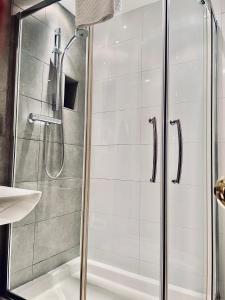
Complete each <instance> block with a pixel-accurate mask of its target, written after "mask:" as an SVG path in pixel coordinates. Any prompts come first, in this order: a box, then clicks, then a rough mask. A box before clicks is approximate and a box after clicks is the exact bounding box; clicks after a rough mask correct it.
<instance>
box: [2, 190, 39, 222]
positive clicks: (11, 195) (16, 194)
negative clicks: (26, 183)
mask: <svg viewBox="0 0 225 300" xmlns="http://www.w3.org/2000/svg"><path fill="white" fill-rule="evenodd" d="M40 198H41V192H39V191H31V190H25V189H17V188H12V187H6V186H0V225H4V224H9V223H13V222H18V221H20V220H22V219H23V218H24V217H26V216H27V215H28V214H29V213H30V212H31V211H32V210H33V209H34V208H35V206H36V205H37V204H38V202H39V200H40Z"/></svg>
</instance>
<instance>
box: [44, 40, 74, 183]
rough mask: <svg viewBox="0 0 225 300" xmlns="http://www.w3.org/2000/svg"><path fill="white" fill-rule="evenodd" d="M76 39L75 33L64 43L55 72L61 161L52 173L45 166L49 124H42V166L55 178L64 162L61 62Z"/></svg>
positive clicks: (61, 169)
mask: <svg viewBox="0 0 225 300" xmlns="http://www.w3.org/2000/svg"><path fill="white" fill-rule="evenodd" d="M75 39H76V34H75V35H74V36H73V37H72V38H71V39H70V41H69V42H68V44H67V45H66V47H65V49H64V51H63V53H62V56H61V59H60V63H59V68H58V70H59V73H58V74H57V80H56V101H58V103H59V104H60V105H59V107H60V108H59V112H60V117H61V124H60V125H59V126H60V131H61V143H60V144H61V149H62V150H61V163H60V168H59V171H58V172H57V173H56V174H55V175H53V174H51V172H50V171H49V170H48V167H47V156H48V146H49V142H48V137H49V136H50V132H51V128H50V126H51V125H50V124H48V123H45V126H44V151H43V152H44V153H43V160H44V168H45V173H46V174H47V176H48V177H49V178H51V179H57V178H58V177H59V176H60V175H61V174H62V171H63V168H64V163H65V141H64V121H63V105H62V78H63V62H64V58H65V54H66V51H67V50H68V49H69V47H70V46H71V45H72V43H73V41H74V40H75ZM57 98H58V99H57Z"/></svg>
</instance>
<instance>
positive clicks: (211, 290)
mask: <svg viewBox="0 0 225 300" xmlns="http://www.w3.org/2000/svg"><path fill="white" fill-rule="evenodd" d="M162 1H163V24H162V30H163V95H162V167H161V218H160V228H161V236H160V300H168V216H167V213H168V186H167V173H168V153H167V145H168V104H169V43H170V37H169V26H170V15H169V13H170V0H162ZM187 1H189V0H187ZM196 1H198V2H199V4H200V5H206V7H207V9H208V11H209V14H210V16H211V23H212V22H213V21H214V22H215V26H216V33H217V32H218V24H217V20H216V16H215V13H214V10H213V6H212V3H211V0H196ZM211 28H212V25H211ZM213 50H215V49H213V37H212V33H211V63H210V70H211V76H210V89H211V95H210V101H211V110H212V111H211V114H212V115H211V117H212V118H211V160H213V155H216V145H217V132H216V121H217V120H216V111H215V110H216V107H215V106H216V105H212V104H213V100H215V101H217V99H216V97H215V99H214V96H213V88H215V85H216V87H217V78H216V79H215V78H214V77H213V75H214V76H216V74H214V72H213V67H214V66H213V63H214V60H213V55H214V54H215V53H214V51H213ZM216 51H217V50H216ZM217 57H218V53H217V52H216V61H217ZM215 63H217V62H215ZM216 72H217V71H216ZM216 77H217V76H216ZM213 122H214V124H213ZM213 162H214V165H213V164H212V163H211V170H210V171H211V174H210V176H211V186H210V188H211V199H210V203H209V205H208V206H209V210H208V211H207V220H208V225H207V226H208V228H207V232H208V233H209V234H208V240H209V242H208V247H207V248H208V249H207V250H208V263H207V266H208V268H207V287H206V289H207V296H206V297H207V300H212V299H213V297H214V295H215V294H217V292H218V290H217V289H218V287H217V282H218V278H217V273H218V262H217V263H215V261H217V260H218V257H217V256H218V249H217V246H216V250H215V249H214V236H217V235H218V233H217V232H216V228H217V227H216V225H215V224H216V213H214V212H213V207H214V204H213V202H214V196H213V188H212V184H214V182H215V175H216V163H217V162H216V160H215V161H214V160H213ZM215 252H216V253H215ZM213 266H214V267H213ZM215 289H216V291H215ZM215 299H216V298H215Z"/></svg>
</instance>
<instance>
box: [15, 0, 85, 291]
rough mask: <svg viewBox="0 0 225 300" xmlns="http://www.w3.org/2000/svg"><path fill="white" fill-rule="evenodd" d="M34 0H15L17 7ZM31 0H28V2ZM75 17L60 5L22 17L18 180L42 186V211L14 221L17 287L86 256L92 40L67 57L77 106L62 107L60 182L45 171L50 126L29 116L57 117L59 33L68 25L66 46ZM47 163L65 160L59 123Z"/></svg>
mask: <svg viewBox="0 0 225 300" xmlns="http://www.w3.org/2000/svg"><path fill="white" fill-rule="evenodd" d="M31 2H32V1H28V2H24V1H19V0H15V6H14V11H16V10H20V9H21V8H24V6H23V5H25V7H27V6H30V5H31V4H34V1H33V3H31ZM27 4H28V5H27ZM74 23H75V21H74V16H73V15H72V14H70V12H68V11H67V10H65V9H64V8H63V7H61V6H60V5H59V4H54V5H52V6H50V7H48V8H46V9H43V10H42V11H40V12H38V13H36V14H34V15H32V16H29V17H27V18H26V19H24V21H23V29H22V31H23V34H22V42H21V45H22V46H21V49H22V51H21V67H20V68H21V70H20V80H19V105H18V127H17V148H16V155H17V157H16V172H15V181H16V183H15V185H16V186H17V187H21V188H28V189H37V190H40V191H42V193H43V194H42V198H41V201H40V203H39V204H38V206H37V207H36V209H35V210H34V211H33V212H32V213H31V214H30V215H29V216H27V217H26V218H25V219H24V220H22V221H21V222H19V223H16V224H14V225H13V231H12V255H11V288H15V287H17V286H19V285H21V284H23V283H25V282H27V281H30V280H32V279H34V278H36V277H38V276H40V275H42V274H44V273H46V272H48V271H50V270H52V269H54V268H56V267H57V266H59V265H61V264H63V263H65V262H67V261H69V260H71V259H72V258H74V257H77V256H79V245H80V217H81V198H82V176H83V174H82V172H83V136H84V134H83V133H84V106H85V103H84V102H85V97H84V95H85V60H86V55H85V52H86V43H85V41H82V40H76V42H75V43H74V44H73V46H71V48H70V50H69V51H68V53H67V55H66V59H65V65H64V73H65V74H66V75H67V76H69V77H70V78H73V79H74V80H77V81H78V82H79V84H78V92H77V97H76V103H75V108H74V109H73V110H70V109H66V108H64V109H63V116H64V129H65V165H64V169H63V172H62V174H61V176H60V177H59V179H57V180H50V179H49V178H48V177H47V175H46V173H45V170H44V161H43V151H44V127H43V125H42V124H40V123H35V124H30V123H29V122H28V120H27V118H28V115H29V113H31V112H32V113H37V114H43V115H48V116H54V117H58V115H57V113H54V114H53V111H52V105H51V103H52V93H53V91H54V90H52V82H53V72H54V71H53V68H52V65H51V63H50V61H51V58H53V55H52V50H53V47H54V31H55V29H57V28H58V27H60V28H61V29H62V48H64V47H65V45H66V43H67V42H68V41H69V39H70V38H71V37H72V36H73V34H74V30H75V25H74ZM49 128H50V132H49V134H48V135H47V137H46V139H47V140H48V141H49V145H48V155H47V166H48V169H49V171H50V172H51V173H52V174H56V173H57V170H58V169H59V167H60V162H61V144H60V141H61V138H60V130H59V126H57V125H56V126H52V125H51V126H50V127H49Z"/></svg>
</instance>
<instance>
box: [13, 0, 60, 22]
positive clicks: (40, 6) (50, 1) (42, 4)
mask: <svg viewBox="0 0 225 300" xmlns="http://www.w3.org/2000/svg"><path fill="white" fill-rule="evenodd" d="M59 1H61V0H44V1H41V2H40V3H37V4H35V5H33V6H31V7H29V8H27V9H25V10H24V11H22V12H19V13H17V14H16V16H18V17H19V18H20V19H24V18H26V17H28V16H30V15H32V14H34V13H36V12H38V11H39V10H41V9H43V8H45V7H48V6H50V5H52V4H54V3H56V2H59Z"/></svg>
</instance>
